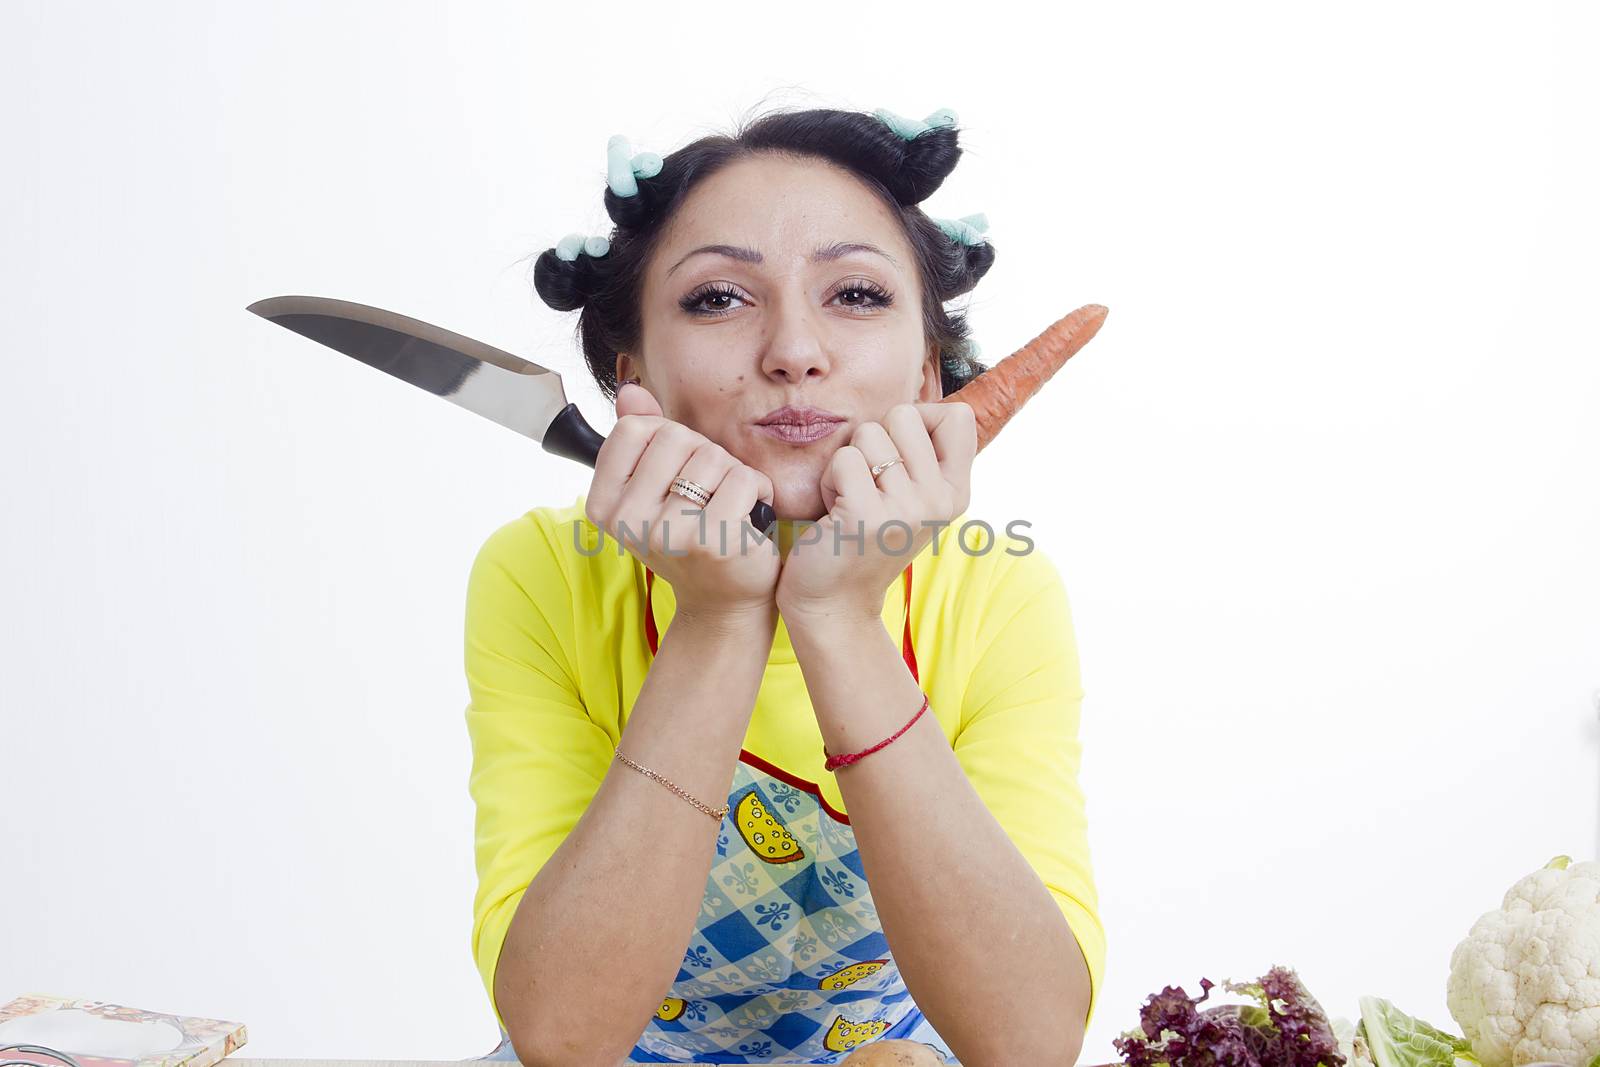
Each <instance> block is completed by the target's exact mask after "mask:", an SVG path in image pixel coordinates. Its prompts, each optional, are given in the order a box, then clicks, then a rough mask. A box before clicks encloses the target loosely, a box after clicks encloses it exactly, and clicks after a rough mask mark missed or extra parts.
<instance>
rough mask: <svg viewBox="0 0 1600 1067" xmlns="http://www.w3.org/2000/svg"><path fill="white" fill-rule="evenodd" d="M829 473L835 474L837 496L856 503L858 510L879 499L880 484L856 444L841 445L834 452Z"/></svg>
mask: <svg viewBox="0 0 1600 1067" xmlns="http://www.w3.org/2000/svg"><path fill="white" fill-rule="evenodd" d="M857 429H860V427H857ZM879 429H880V430H881V429H882V427H879ZM828 473H829V474H831V475H833V479H832V480H833V486H834V489H835V491H836V494H837V496H839V497H843V498H844V500H845V502H846V503H847V504H852V505H854V506H855V507H856V508H857V509H858V510H859V509H860V508H862V507H863V506H864V505H865V504H866V503H867V502H868V501H872V500H877V499H878V495H879V490H878V484H877V483H876V482H874V481H873V480H872V475H871V473H870V472H868V470H867V457H866V456H865V455H863V454H862V452H861V449H859V448H857V447H856V446H855V445H841V446H840V447H839V449H838V451H836V452H834V454H833V458H832V459H830V460H829V461H828ZM830 510H831V509H830Z"/></svg>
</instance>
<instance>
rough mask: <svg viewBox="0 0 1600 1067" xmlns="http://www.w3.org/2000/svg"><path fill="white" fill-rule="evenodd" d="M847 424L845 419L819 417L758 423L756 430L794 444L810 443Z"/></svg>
mask: <svg viewBox="0 0 1600 1067" xmlns="http://www.w3.org/2000/svg"><path fill="white" fill-rule="evenodd" d="M844 424H845V420H843V419H818V420H817V421H815V422H769V423H767V424H766V425H764V426H763V425H760V424H757V425H756V430H757V431H759V432H761V433H764V434H766V435H767V436H768V437H776V438H777V439H778V440H780V441H787V442H789V443H790V444H792V445H808V444H810V443H811V442H812V441H820V440H822V439H823V438H824V437H827V436H828V435H829V434H831V433H833V432H834V431H835V430H837V429H839V427H841V426H843V425H844Z"/></svg>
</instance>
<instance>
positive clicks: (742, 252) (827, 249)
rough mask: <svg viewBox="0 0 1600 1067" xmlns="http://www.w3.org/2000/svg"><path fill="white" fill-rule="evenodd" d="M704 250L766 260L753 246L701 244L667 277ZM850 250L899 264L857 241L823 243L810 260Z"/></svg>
mask: <svg viewBox="0 0 1600 1067" xmlns="http://www.w3.org/2000/svg"><path fill="white" fill-rule="evenodd" d="M705 252H709V253H711V254H712V255H718V256H727V257H728V258H729V259H737V260H739V261H740V262H743V263H764V262H766V260H765V258H764V257H763V256H762V255H761V253H760V252H758V251H756V250H755V249H754V248H743V247H740V246H738V245H701V246H700V247H699V248H696V249H695V250H694V251H692V252H690V253H689V254H688V255H686V256H684V257H683V259H680V260H678V262H676V263H674V264H673V265H672V268H671V269H670V270H668V271H667V277H669V278H670V277H672V272H673V271H675V270H677V269H678V268H679V267H681V266H683V264H684V260H687V259H689V257H690V256H698V255H700V254H701V253H705ZM851 252H871V253H873V254H874V255H879V256H882V257H883V258H884V259H887V260H888V261H889V262H890V263H893V264H894V265H895V266H896V267H899V266H900V264H899V262H897V261H896V260H895V258H894V257H893V256H891V255H890V254H889V253H887V252H885V251H884V250H883V249H881V248H879V247H878V246H877V245H869V244H862V243H861V242H859V241H835V242H834V243H833V244H831V245H823V246H822V247H821V248H819V249H817V250H816V251H815V252H813V253H811V262H813V263H826V262H828V261H830V260H835V259H839V258H841V257H843V256H848V255H849V254H850V253H851Z"/></svg>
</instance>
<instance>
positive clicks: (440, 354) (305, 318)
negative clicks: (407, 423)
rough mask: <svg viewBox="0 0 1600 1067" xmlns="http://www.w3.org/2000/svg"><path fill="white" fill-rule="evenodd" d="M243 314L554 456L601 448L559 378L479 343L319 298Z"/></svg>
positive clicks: (589, 459) (768, 520) (763, 508)
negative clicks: (526, 439)
mask: <svg viewBox="0 0 1600 1067" xmlns="http://www.w3.org/2000/svg"><path fill="white" fill-rule="evenodd" d="M245 310H247V311H253V312H255V313H256V314H257V315H260V316H261V317H262V318H264V319H267V320H268V321H270V322H275V323H277V324H278V325H279V326H282V327H284V328H285V329H289V330H293V331H294V332H295V333H297V334H300V335H301V336H302V337H309V338H310V339H311V340H313V341H316V342H318V343H319V344H323V345H327V346H328V347H329V348H332V349H334V350H335V351H338V352H342V353H344V354H345V355H347V356H350V357H352V358H354V359H357V360H360V361H361V362H362V363H365V364H366V365H367V366H369V367H373V368H376V369H377V370H381V371H383V372H384V373H385V374H388V375H391V376H393V377H395V378H399V379H400V380H401V381H403V382H409V383H410V384H412V385H415V386H417V387H418V388H420V389H426V390H427V391H428V392H430V393H432V394H433V395H434V396H440V397H443V398H444V399H446V400H448V401H450V402H451V403H452V404H456V405H458V406H460V407H463V408H466V409H467V410H468V411H471V412H475V413H477V414H479V415H482V416H483V417H484V418H486V419H489V420H490V421H492V422H497V423H499V424H500V425H501V426H504V427H507V428H508V429H511V430H515V431H516V432H517V433H520V434H522V435H523V436H524V437H531V438H532V439H533V440H535V441H537V442H539V445H540V447H542V448H543V449H544V450H545V451H546V452H550V453H552V454H554V455H557V456H562V457H564V458H566V459H574V460H577V461H578V462H579V463H582V464H584V465H585V466H588V467H593V466H594V465H595V462H596V460H597V459H598V457H599V455H600V446H601V445H602V444H604V443H605V438H604V437H603V436H601V435H600V434H599V433H597V432H595V429H594V427H592V426H590V425H589V423H588V421H587V420H585V419H584V417H583V415H582V414H581V413H580V412H579V411H578V406H577V405H576V404H573V403H570V402H569V401H568V400H567V395H566V391H565V390H564V389H563V388H562V385H561V375H560V374H558V373H556V372H555V371H553V370H551V369H550V368H548V367H543V366H540V365H539V364H537V363H534V362H532V361H531V360H526V359H523V358H521V357H520V356H514V355H512V354H511V353H509V352H503V351H501V350H500V349H498V348H495V347H494V346H492V345H487V344H484V343H483V342H482V341H475V340H473V339H472V338H470V337H463V336H462V335H461V334H458V333H452V332H450V331H449V330H446V329H443V328H441V327H438V326H434V325H433V324H431V323H427V322H423V321H421V320H420V319H413V318H410V317H409V316H406V315H401V314H399V313H398V312H394V311H385V310H384V309H383V308H375V307H370V306H368V305H366V304H357V303H353V302H352V301H349V300H335V299H333V298H332V297H325V296H274V297H268V298H267V299H265V300H257V301H256V302H255V303H253V304H250V305H248V306H247V307H246V309H245ZM776 518H777V514H776V512H774V511H773V508H772V505H771V504H768V503H767V502H766V501H764V500H757V501H756V505H755V507H753V508H751V509H750V525H751V526H754V527H755V528H756V529H757V530H759V531H761V532H762V533H763V534H767V535H768V536H771V531H770V529H769V528H770V527H771V526H772V524H773V522H774V521H775V520H776Z"/></svg>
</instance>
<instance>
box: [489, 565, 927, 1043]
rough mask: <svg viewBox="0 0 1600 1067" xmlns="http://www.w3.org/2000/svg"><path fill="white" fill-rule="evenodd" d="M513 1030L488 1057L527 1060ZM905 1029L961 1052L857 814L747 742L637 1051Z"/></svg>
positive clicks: (894, 1033) (841, 1038)
mask: <svg viewBox="0 0 1600 1067" xmlns="http://www.w3.org/2000/svg"><path fill="white" fill-rule="evenodd" d="M901 577H902V584H903V585H904V586H905V605H906V612H905V620H906V624H905V631H904V633H903V634H902V636H901V642H900V647H901V654H902V656H903V658H904V659H905V662H906V666H907V667H909V668H910V670H911V676H912V677H913V678H918V674H917V659H916V651H915V650H914V649H913V647H912V644H911V567H910V565H907V567H906V569H905V570H904V571H903V572H902V575H901ZM654 582H655V575H654V574H652V573H651V572H650V569H649V568H648V567H647V568H645V637H646V640H647V641H648V643H649V646H650V653H651V656H652V657H653V656H654V655H655V653H656V648H657V644H658V639H659V636H660V635H659V634H658V633H657V632H656V625H655V615H654V613H653V611H652V607H651V604H652V602H651V599H650V592H651V588H652V586H653V585H654ZM919 680H920V679H919ZM501 1038H502V1041H501V1045H500V1047H499V1048H497V1049H496V1050H495V1051H494V1052H493V1053H490V1054H489V1055H488V1056H486V1057H483V1058H484V1059H511V1060H514V1059H516V1055H515V1053H514V1052H512V1050H511V1043H510V1041H509V1039H507V1037H506V1034H505V1031H504V1030H502V1031H501ZM891 1038H902V1039H907V1040H911V1041H921V1042H924V1043H926V1044H928V1045H931V1046H932V1047H933V1048H934V1050H935V1051H936V1052H937V1053H938V1054H939V1055H940V1057H941V1058H942V1059H944V1060H945V1061H948V1062H954V1061H955V1057H954V1056H953V1055H952V1054H951V1052H950V1049H949V1046H948V1045H947V1044H946V1043H945V1041H944V1039H943V1038H941V1037H940V1036H939V1035H938V1033H937V1032H936V1031H935V1030H934V1029H933V1026H932V1025H931V1024H930V1023H929V1022H928V1020H927V1019H926V1018H925V1017H924V1016H923V1014H922V1012H921V1011H920V1010H919V1009H918V1008H917V1006H916V1004H915V1003H913V1002H912V1000H911V995H910V993H909V992H908V991H907V989H906V986H905V983H904V982H903V981H902V980H901V978H900V973H899V970H898V968H897V967H896V966H895V961H894V957H893V956H892V955H891V954H890V952H889V946H888V942H887V940H886V939H885V938H884V934H883V929H882V927H881V926H880V925H879V923H878V913H877V909H876V908H874V907H873V904H872V893H871V892H870V891H869V889H868V887H867V880H866V876H865V874H864V872H863V869H862V864H861V856H860V853H859V852H858V851H857V849H856V843H855V834H854V832H853V831H852V830H851V828H850V819H849V816H847V815H845V814H843V813H841V812H838V811H836V810H834V808H833V807H832V805H830V804H828V803H827V801H826V800H824V799H823V797H822V795H821V792H820V790H819V789H818V788H817V785H816V783H814V782H808V781H805V780H804V779H802V778H800V777H798V776H796V775H794V774H791V773H789V772H788V771H785V770H783V769H782V768H780V767H776V766H774V765H773V764H771V763H768V762H767V761H766V760H764V759H762V758H761V757H759V756H757V755H755V754H754V753H752V752H749V751H747V750H741V751H740V753H739V764H738V766H737V768H736V770H735V771H734V776H733V786H732V788H731V790H730V791H729V793H728V814H727V815H725V816H724V817H723V820H722V832H721V834H720V835H719V836H718V838H717V851H716V856H715V858H714V859H713V861H712V865H711V873H710V876H709V877H708V878H707V880H706V892H705V896H704V898H702V900H701V904H700V914H699V916H698V917H697V918H696V920H695V928H694V932H693V934H692V936H691V937H690V938H689V943H688V945H687V947H686V950H685V952H684V955H683V963H682V964H681V965H680V966H679V969H678V975H677V977H676V979H674V981H673V983H672V987H671V988H670V989H669V990H668V994H667V997H666V999H665V1000H663V1001H662V1004H661V1007H660V1009H659V1010H658V1011H657V1012H656V1014H655V1016H654V1017H653V1018H652V1019H651V1020H650V1021H649V1023H648V1025H647V1026H646V1027H645V1030H644V1033H643V1035H642V1036H641V1037H640V1038H639V1041H638V1043H637V1044H636V1045H635V1046H634V1049H633V1051H632V1052H630V1053H629V1054H628V1059H629V1061H630V1062H633V1063H691V1062H692V1063H837V1062H839V1061H840V1060H842V1059H844V1058H845V1057H846V1056H847V1055H848V1054H849V1053H850V1052H851V1051H852V1050H853V1049H855V1048H858V1047H859V1046H861V1045H862V1044H864V1043H866V1042H869V1041H873V1040H879V1039H883V1040H887V1039H891Z"/></svg>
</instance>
